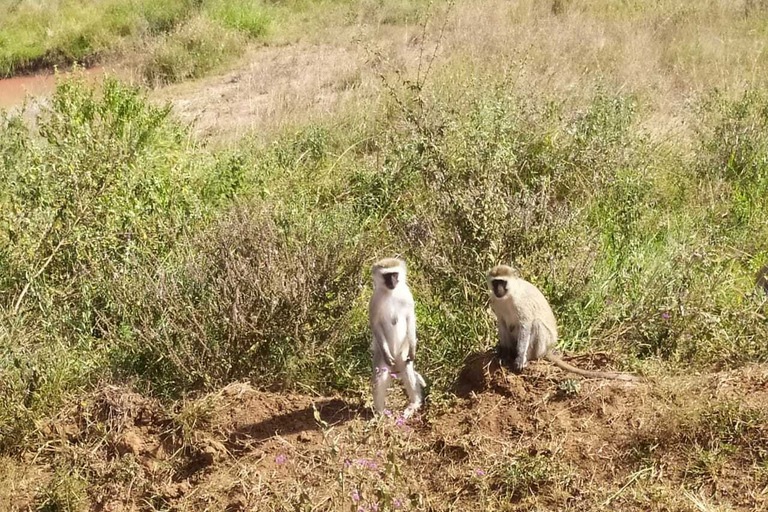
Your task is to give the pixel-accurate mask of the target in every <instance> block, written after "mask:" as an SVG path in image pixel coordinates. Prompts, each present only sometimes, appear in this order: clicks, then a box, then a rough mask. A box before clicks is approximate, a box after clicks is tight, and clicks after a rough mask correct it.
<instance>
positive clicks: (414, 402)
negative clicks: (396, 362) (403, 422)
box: [403, 361, 425, 418]
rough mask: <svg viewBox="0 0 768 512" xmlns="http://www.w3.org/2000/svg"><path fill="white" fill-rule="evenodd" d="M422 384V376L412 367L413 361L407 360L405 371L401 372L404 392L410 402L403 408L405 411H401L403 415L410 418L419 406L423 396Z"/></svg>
mask: <svg viewBox="0 0 768 512" xmlns="http://www.w3.org/2000/svg"><path fill="white" fill-rule="evenodd" d="M424 384H425V382H424V378H423V377H422V376H421V375H419V374H418V373H417V372H416V370H415V369H414V368H413V361H409V362H408V363H407V364H406V365H405V371H404V372H403V385H404V386H405V393H406V394H407V395H408V401H409V402H410V404H409V405H408V407H407V408H406V409H405V412H403V417H405V418H410V417H411V416H412V415H413V413H414V412H416V410H417V409H418V408H419V407H421V403H422V401H423V398H424V393H423V392H424V389H423V388H424Z"/></svg>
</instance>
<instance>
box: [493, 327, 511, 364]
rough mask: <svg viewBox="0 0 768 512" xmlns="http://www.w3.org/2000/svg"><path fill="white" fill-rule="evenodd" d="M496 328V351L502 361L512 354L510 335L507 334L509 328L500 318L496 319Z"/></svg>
mask: <svg viewBox="0 0 768 512" xmlns="http://www.w3.org/2000/svg"><path fill="white" fill-rule="evenodd" d="M496 329H497V330H498V332H499V343H498V345H497V346H496V352H497V353H498V355H499V357H500V358H501V359H502V360H503V361H507V360H509V359H511V358H512V355H513V351H512V347H513V345H512V337H511V336H510V334H509V329H507V326H506V325H504V322H502V321H501V320H497V321H496Z"/></svg>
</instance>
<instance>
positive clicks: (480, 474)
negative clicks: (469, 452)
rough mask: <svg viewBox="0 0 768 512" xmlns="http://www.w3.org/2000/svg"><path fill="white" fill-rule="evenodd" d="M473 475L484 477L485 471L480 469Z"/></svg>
mask: <svg viewBox="0 0 768 512" xmlns="http://www.w3.org/2000/svg"><path fill="white" fill-rule="evenodd" d="M475 474H476V475H477V476H485V471H483V470H482V469H476V470H475Z"/></svg>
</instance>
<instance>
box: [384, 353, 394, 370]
mask: <svg viewBox="0 0 768 512" xmlns="http://www.w3.org/2000/svg"><path fill="white" fill-rule="evenodd" d="M384 360H385V361H386V363H387V366H389V367H390V368H394V367H395V358H394V357H392V356H390V355H385V356H384Z"/></svg>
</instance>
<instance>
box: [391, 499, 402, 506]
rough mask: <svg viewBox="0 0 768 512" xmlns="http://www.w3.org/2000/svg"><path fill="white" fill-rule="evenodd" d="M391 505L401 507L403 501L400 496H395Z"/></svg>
mask: <svg viewBox="0 0 768 512" xmlns="http://www.w3.org/2000/svg"><path fill="white" fill-rule="evenodd" d="M392 505H393V506H394V507H395V508H403V502H402V501H401V500H400V498H395V499H394V501H393V502H392Z"/></svg>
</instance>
